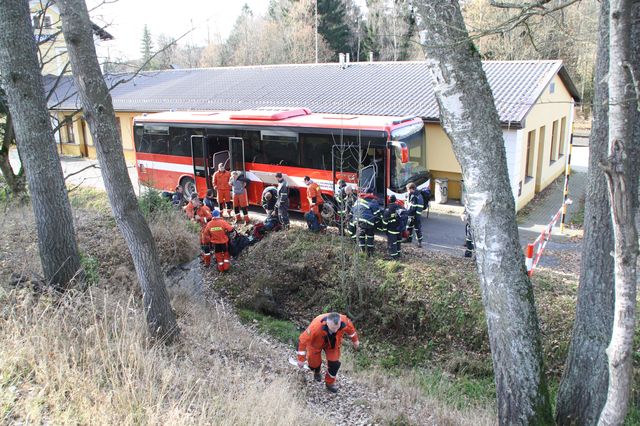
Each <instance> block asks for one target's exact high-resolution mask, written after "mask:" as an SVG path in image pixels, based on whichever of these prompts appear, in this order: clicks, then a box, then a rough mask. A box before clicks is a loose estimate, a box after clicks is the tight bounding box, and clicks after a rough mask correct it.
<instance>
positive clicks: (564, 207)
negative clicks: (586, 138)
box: [560, 124, 573, 232]
mask: <svg viewBox="0 0 640 426" xmlns="http://www.w3.org/2000/svg"><path fill="white" fill-rule="evenodd" d="M572 148H573V124H572V125H571V137H570V138H569V154H568V155H567V164H566V166H565V168H564V195H563V197H562V219H561V220H560V232H564V221H565V219H566V217H567V198H569V177H571V150H572Z"/></svg>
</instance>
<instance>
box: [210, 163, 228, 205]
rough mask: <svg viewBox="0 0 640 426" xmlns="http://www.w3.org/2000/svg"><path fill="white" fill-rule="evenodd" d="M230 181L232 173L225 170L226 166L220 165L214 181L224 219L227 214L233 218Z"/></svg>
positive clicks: (214, 175)
mask: <svg viewBox="0 0 640 426" xmlns="http://www.w3.org/2000/svg"><path fill="white" fill-rule="evenodd" d="M229 179H231V173H230V172H229V171H228V170H226V169H225V168H224V164H222V163H220V164H218V171H217V172H215V173H214V174H213V179H212V180H213V189H215V190H216V195H217V197H218V208H220V213H221V214H222V217H224V214H225V213H228V215H229V217H231V185H229ZM223 209H224V210H223Z"/></svg>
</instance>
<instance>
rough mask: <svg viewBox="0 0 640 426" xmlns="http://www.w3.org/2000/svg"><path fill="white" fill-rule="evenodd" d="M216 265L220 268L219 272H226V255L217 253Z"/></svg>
mask: <svg viewBox="0 0 640 426" xmlns="http://www.w3.org/2000/svg"><path fill="white" fill-rule="evenodd" d="M216 263H217V265H216V266H217V267H218V271H220V272H222V271H224V253H216Z"/></svg>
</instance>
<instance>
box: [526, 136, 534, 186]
mask: <svg viewBox="0 0 640 426" xmlns="http://www.w3.org/2000/svg"><path fill="white" fill-rule="evenodd" d="M535 148H536V131H535V130H532V131H530V132H529V134H528V136H527V162H526V165H527V173H526V176H527V177H528V178H532V177H533V166H534V155H533V154H534V151H535Z"/></svg>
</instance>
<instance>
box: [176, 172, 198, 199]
mask: <svg viewBox="0 0 640 426" xmlns="http://www.w3.org/2000/svg"><path fill="white" fill-rule="evenodd" d="M180 185H181V186H182V189H183V190H184V198H185V200H187V201H190V200H191V194H197V193H198V192H197V190H196V183H195V182H194V181H193V179H191V178H188V177H187V178H182V179H180Z"/></svg>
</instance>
